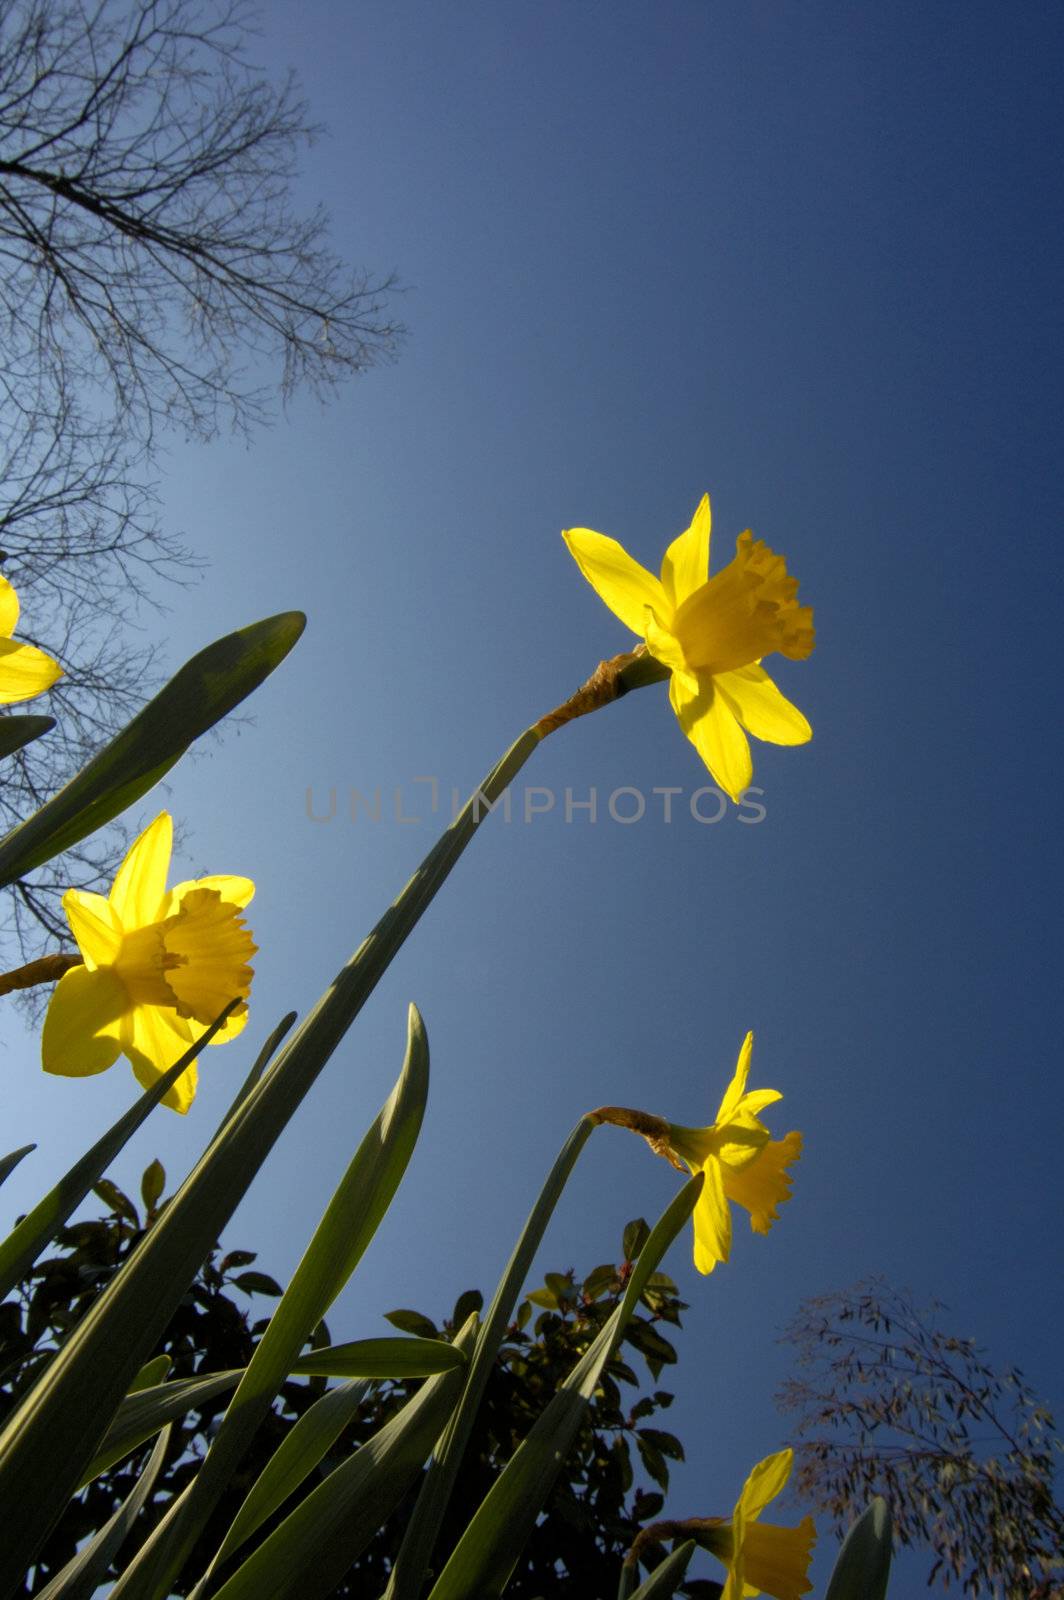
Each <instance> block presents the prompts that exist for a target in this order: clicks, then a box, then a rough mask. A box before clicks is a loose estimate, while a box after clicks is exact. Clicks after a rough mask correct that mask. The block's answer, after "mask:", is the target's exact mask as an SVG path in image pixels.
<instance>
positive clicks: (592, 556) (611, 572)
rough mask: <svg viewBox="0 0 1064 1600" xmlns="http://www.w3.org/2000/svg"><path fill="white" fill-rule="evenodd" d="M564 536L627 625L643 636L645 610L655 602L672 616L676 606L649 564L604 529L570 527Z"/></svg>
mask: <svg viewBox="0 0 1064 1600" xmlns="http://www.w3.org/2000/svg"><path fill="white" fill-rule="evenodd" d="M562 538H563V539H564V540H565V542H566V544H567V545H568V546H569V553H570V555H571V556H572V558H573V560H574V561H575V562H576V564H577V566H578V567H579V568H580V571H581V572H582V573H583V574H584V577H585V578H586V579H587V581H588V583H589V584H590V585H591V587H592V588H593V589H594V591H595V593H596V594H597V595H598V597H599V599H600V600H604V601H605V603H606V604H607V605H608V606H609V608H610V610H611V611H612V612H613V614H614V616H617V617H620V619H621V621H622V622H623V623H624V625H625V627H626V628H631V630H632V632H633V633H636V634H638V635H639V637H640V638H642V637H643V611H644V607H645V606H653V607H654V608H655V610H657V611H658V612H659V613H660V615H661V616H663V617H669V616H671V614H672V607H671V606H670V604H669V601H668V597H667V595H666V593H665V590H664V589H663V588H662V586H661V583H660V582H659V581H658V579H657V578H655V576H654V574H653V573H652V572H648V571H647V569H646V567H641V566H640V565H639V562H638V561H636V560H634V559H633V558H632V557H631V556H630V555H629V554H628V552H627V550H625V549H624V547H623V546H622V545H620V544H618V543H617V540H616V539H610V538H607V536H606V535H605V534H604V533H593V532H592V531H591V529H590V528H570V529H569V531H568V533H563V534H562Z"/></svg>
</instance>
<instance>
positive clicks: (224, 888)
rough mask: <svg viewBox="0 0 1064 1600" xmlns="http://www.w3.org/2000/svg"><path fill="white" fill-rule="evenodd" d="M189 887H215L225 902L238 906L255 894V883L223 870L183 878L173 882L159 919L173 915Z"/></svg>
mask: <svg viewBox="0 0 1064 1600" xmlns="http://www.w3.org/2000/svg"><path fill="white" fill-rule="evenodd" d="M190 889H215V890H216V891H217V892H218V894H220V895H221V897H222V899H223V900H224V901H226V902H227V904H229V905H231V906H240V907H243V906H246V905H248V904H249V903H250V902H251V900H252V899H253V898H254V895H255V885H254V884H253V883H252V881H251V879H250V878H238V877H232V876H230V875H227V874H226V873H224V872H223V873H216V874H215V875H214V876H213V877H207V878H185V879H183V880H182V882H181V883H175V884H174V886H173V888H172V889H171V890H170V891H169V893H168V894H167V897H166V904H165V906H164V907H163V909H162V911H161V912H160V921H161V920H162V919H163V918H164V917H172V916H173V915H174V912H175V911H177V910H178V908H179V906H180V904H181V901H182V899H183V898H184V896H185V895H186V894H187V893H188V891H189V890H190Z"/></svg>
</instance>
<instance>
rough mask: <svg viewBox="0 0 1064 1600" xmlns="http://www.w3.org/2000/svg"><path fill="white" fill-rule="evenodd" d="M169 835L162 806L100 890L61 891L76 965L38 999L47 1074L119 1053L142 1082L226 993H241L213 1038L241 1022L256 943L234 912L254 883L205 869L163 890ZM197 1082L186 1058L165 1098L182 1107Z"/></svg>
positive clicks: (179, 1048) (222, 1003)
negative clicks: (47, 996)
mask: <svg viewBox="0 0 1064 1600" xmlns="http://www.w3.org/2000/svg"><path fill="white" fill-rule="evenodd" d="M172 844H173V825H172V822H171V819H170V816H169V814H168V813H167V812H165V811H164V812H162V813H161V814H160V815H159V816H158V817H156V819H155V821H154V822H153V823H152V824H151V825H150V827H148V828H146V829H145V830H144V832H143V833H142V834H141V835H140V837H139V838H138V839H137V840H136V841H135V842H134V843H133V845H132V846H131V847H130V850H129V852H128V854H127V855H126V858H125V860H124V861H123V863H122V865H121V867H120V868H119V869H118V874H117V876H116V878H115V881H114V884H113V886H112V889H111V893H110V895H109V896H107V897H106V898H105V897H104V896H103V895H98V894H89V893H87V892H85V891H83V890H80V889H68V890H67V892H66V894H65V895H64V896H63V909H64V911H65V912H66V914H67V920H68V921H69V923H70V926H71V929H72V931H73V934H74V937H75V939H76V940H77V942H78V948H79V950H80V951H81V955H82V958H83V961H84V965H83V966H77V967H73V968H71V970H70V971H69V972H67V973H66V974H65V975H64V976H63V977H62V978H61V979H60V981H59V983H58V985H57V986H56V990H55V993H54V994H53V996H52V999H51V1003H50V1005H49V1007H48V1014H47V1016H46V1017H45V1020H44V1032H43V1036H42V1041H41V1045H42V1053H43V1060H44V1070H45V1071H46V1072H55V1073H60V1074H63V1075H65V1076H68V1077H87V1076H88V1075H90V1074H91V1073H95V1072H104V1071H106V1070H107V1068H108V1067H110V1066H112V1065H113V1064H114V1062H115V1061H116V1060H117V1058H118V1056H119V1055H120V1054H122V1055H125V1056H127V1057H128V1059H129V1061H130V1062H131V1064H132V1067H133V1071H134V1073H135V1074H136V1076H137V1078H138V1079H139V1081H140V1082H141V1083H142V1084H143V1085H144V1086H145V1088H147V1087H149V1086H150V1085H151V1084H152V1083H153V1082H154V1081H155V1080H156V1079H157V1078H158V1077H159V1076H160V1075H161V1074H162V1073H163V1072H165V1071H166V1070H167V1068H169V1067H171V1066H173V1064H174V1062H175V1061H177V1060H178V1058H179V1057H180V1056H181V1055H183V1054H184V1052H185V1051H186V1050H187V1049H188V1047H189V1045H190V1044H191V1043H192V1040H193V1038H194V1037H195V1035H196V1033H197V1032H199V1031H201V1030H202V1029H203V1028H204V1027H207V1026H208V1025H209V1024H210V1023H212V1022H213V1021H214V1020H215V1018H216V1017H217V1016H218V1015H219V1014H220V1013H221V1012H222V1011H224V1009H225V1007H226V1006H227V1005H228V1004H229V1002H230V1001H231V1000H234V999H239V1000H240V1002H241V1003H240V1005H239V1006H238V1007H237V1009H236V1010H235V1011H234V1012H233V1013H232V1015H231V1016H230V1017H229V1018H228V1019H227V1020H226V1022H225V1024H224V1025H223V1027H222V1028H221V1029H220V1030H219V1032H218V1033H217V1034H216V1035H215V1037H214V1038H213V1039H212V1041H211V1043H212V1044H223V1043H225V1041H226V1040H227V1039H232V1038H233V1037H234V1036H235V1035H236V1034H238V1033H239V1032H240V1030H241V1029H242V1028H243V1026H244V1024H245V1022H246V1021H247V997H248V994H249V993H250V990H251V979H252V969H251V967H250V965H249V963H250V961H251V958H252V956H253V955H254V954H255V950H256V948H257V947H256V945H255V944H254V943H253V941H252V938H251V934H250V933H249V932H248V929H247V928H246V927H245V925H244V921H243V918H242V916H241V915H240V913H241V912H242V911H243V909H244V907H245V906H246V905H247V904H248V902H249V901H250V900H251V897H252V895H253V894H254V893H255V885H254V884H253V883H252V882H251V880H250V879H249V878H235V877H209V878H199V879H197V880H195V881H189V882H185V883H178V884H176V885H175V886H174V887H173V888H172V889H167V887H166V875H167V871H168V869H169V866H170V851H171V848H172ZM195 1092H196V1067H195V1063H193V1065H192V1066H190V1067H189V1068H188V1070H187V1071H186V1072H183V1073H182V1075H181V1077H180V1078H179V1079H178V1080H177V1082H176V1084H174V1086H173V1087H172V1088H171V1089H170V1090H169V1091H168V1092H167V1094H166V1095H165V1096H164V1100H163V1103H164V1104H165V1105H168V1106H172V1107H173V1109H174V1110H175V1111H182V1112H184V1111H187V1110H188V1108H189V1106H190V1105H191V1103H192V1098H193V1096H194V1095H195Z"/></svg>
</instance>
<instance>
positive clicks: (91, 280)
mask: <svg viewBox="0 0 1064 1600" xmlns="http://www.w3.org/2000/svg"><path fill="white" fill-rule="evenodd" d="M252 21H253V17H252V13H251V12H250V11H249V10H248V9H247V8H246V7H245V6H244V5H243V4H241V3H239V0H0V319H2V327H3V338H2V341H0V549H2V551H3V557H2V559H3V570H4V572H5V573H6V575H7V576H8V577H9V578H10V580H11V582H12V583H13V584H14V585H15V587H16V589H17V590H18V592H19V594H20V598H21V599H22V602H23V622H22V624H21V626H20V628H19V637H20V638H23V639H26V640H28V641H29V642H32V643H36V644H39V645H40V646H41V647H42V648H44V649H46V650H47V651H48V653H49V654H51V655H53V656H55V657H56V658H57V659H58V660H59V661H60V662H61V664H62V666H63V667H64V672H65V676H64V677H63V678H62V679H61V680H60V681H59V683H58V684H57V685H56V687H55V688H54V689H53V690H52V691H50V694H49V697H48V699H47V701H41V702H37V703H35V705H34V707H33V708H32V709H34V710H39V709H46V710H48V711H49V712H51V713H53V714H54V715H56V717H57V718H58V726H57V728H56V729H55V730H54V731H53V732H52V733H51V734H49V735H46V736H45V737H44V738H43V739H41V740H39V741H37V742H35V743H34V744H31V745H29V746H27V747H25V748H24V749H23V750H22V751H21V752H19V753H18V754H16V755H15V756H13V757H10V758H8V760H7V761H6V762H5V765H4V771H3V774H2V778H3V781H2V784H0V826H3V825H6V826H11V825H12V824H13V823H15V822H17V821H19V820H21V818H22V817H23V816H25V815H26V814H27V812H28V811H29V810H32V809H33V808H34V807H35V806H36V805H38V804H39V803H40V802H41V801H42V800H43V799H45V798H47V796H48V795H49V794H50V793H51V792H53V791H54V790H55V789H56V788H57V787H58V786H59V785H60V784H61V783H62V782H63V781H65V779H66V778H67V777H68V776H69V775H70V774H71V773H72V772H73V771H75V770H76V769H77V768H78V767H79V766H80V765H82V764H83V762H84V760H85V759H86V757H87V756H88V755H89V754H91V752H92V751H93V749H95V748H97V747H98V746H99V744H100V743H101V742H103V740H104V739H106V738H107V737H108V736H109V735H110V734H111V733H112V732H113V731H114V730H115V729H116V728H117V727H118V726H120V725H121V723H122V722H123V721H125V720H126V718H127V716H128V714H129V713H130V711H131V710H132V709H133V708H134V707H135V706H136V704H137V703H138V702H140V701H141V700H142V699H143V698H144V693H145V689H146V687H147V686H148V685H149V684H150V682H151V669H152V654H153V653H152V648H151V645H150V644H143V643H137V642H136V635H135V633H133V634H132V635H131V627H135V618H136V613H137V609H138V607H139V606H141V605H142V604H143V603H144V602H148V603H149V604H151V603H154V604H157V603H158V598H159V593H160V584H159V582H158V580H159V579H160V578H162V579H170V580H175V579H176V580H178V581H181V580H185V579H187V578H188V577H189V576H190V574H191V569H192V568H194V567H195V566H196V565H197V564H198V563H197V561H196V559H195V557H194V556H193V555H192V553H191V552H190V550H189V549H188V547H187V546H186V545H185V544H184V542H183V541H182V540H181V539H180V538H179V537H177V536H175V535H173V534H170V533H168V532H166V531H165V530H164V529H163V527H162V525H161V521H160V515H159V505H158V499H157V494H156V490H155V487H154V485H153V483H152V481H151V478H152V468H151V452H152V449H153V445H154V444H155V443H156V441H157V439H158V436H159V433H160V430H163V429H165V428H169V427H174V428H176V429H178V430H180V431H182V432H183V433H184V434H185V435H186V436H187V437H193V438H200V439H208V438H210V437H211V436H212V435H214V434H215V433H216V432H217V431H218V430H219V428H220V427H222V426H223V425H227V424H228V425H231V426H233V427H235V428H236V429H238V430H245V431H246V430H247V429H249V428H250V427H251V426H253V425H255V424H257V423H259V422H261V421H263V420H265V419H266V418H267V417H268V415H269V412H270V405H271V400H272V399H273V397H274V396H276V395H279V396H280V397H281V399H282V401H283V400H285V399H287V398H288V397H289V396H290V395H291V394H292V393H293V392H294V391H295V390H296V389H297V388H300V387H303V388H309V389H310V390H311V391H312V392H314V393H317V394H319V395H324V394H326V393H327V392H328V391H329V390H330V389H331V387H332V386H333V385H334V384H336V383H337V382H338V381H339V380H340V379H342V378H344V377H347V376H349V375H351V374H354V373H358V372H361V371H363V370H365V369H366V368H368V367H371V366H372V365H374V364H375V363H377V362H379V361H381V360H383V359H387V358H389V357H390V356H392V355H393V354H394V351H395V349H396V345H397V341H398V339H399V336H400V334H401V331H402V330H401V328H400V327H399V325H398V324H397V323H396V322H395V321H393V320H392V319H391V318H390V316H389V315H388V312H387V306H388V303H389V300H390V292H391V291H392V290H393V289H394V287H395V285H394V282H393V280H392V279H391V278H389V277H384V278H379V279H373V278H371V277H370V276H369V275H367V274H365V273H359V272H352V271H351V270H350V269H348V268H346V267H345V266H344V265H343V263H342V262H341V261H340V259H339V258H338V257H337V256H336V255H335V254H334V253H333V252H332V251H331V249H330V248H329V246H328V242H327V219H326V217H325V215H324V213H323V212H322V211H321V210H320V209H319V210H316V211H314V212H312V213H311V214H310V215H309V216H306V215H300V214H298V213H297V212H296V211H295V210H294V209H293V205H292V199H291V189H292V180H293V178H294V175H295V163H296V159H297V156H298V153H299V151H300V150H301V149H302V147H303V146H304V145H306V144H307V143H308V141H310V140H312V139H313V137H314V136H315V134H316V132H317V131H318V130H316V129H315V128H314V127H313V126H312V124H311V123H310V122H309V121H308V117H307V109H306V106H305V105H304V103H303V102H302V100H301V99H300V97H299V94H298V92H297V89H296V85H295V83H294V80H293V79H292V78H291V77H289V78H287V79H285V80H284V81H283V82H282V83H281V84H280V85H279V86H278V85H275V84H272V83H270V82H269V81H267V80H266V79H265V78H264V77H263V76H262V74H261V73H260V72H259V71H258V70H257V69H256V68H255V67H254V66H253V65H252V64H251V62H250V60H249V57H248V48H249V42H250V39H251V37H252V32H251V23H252ZM271 364H272V369H273V378H272V380H271V379H270V378H269V377H265V378H264V377H263V374H264V373H267V374H268V373H269V372H270V370H271ZM118 848H119V844H118V840H117V837H116V836H114V835H112V836H110V837H108V838H103V837H101V838H98V839H97V840H95V841H89V842H88V844H87V845H86V847H85V848H84V849H83V850H82V851H80V852H77V853H76V854H74V855H73V856H68V857H66V858H64V861H63V864H62V866H61V867H56V866H55V865H54V864H53V869H52V870H51V872H49V869H45V870H44V872H43V873H42V874H39V875H35V876H34V879H33V881H32V882H27V883H24V884H22V885H20V886H19V887H18V889H17V890H16V891H15V892H14V895H13V897H12V898H11V901H10V905H9V908H8V917H7V924H8V931H9V933H13V935H14V941H15V944H16V945H17V947H18V949H19V951H20V953H21V954H22V956H23V957H24V958H25V957H26V956H27V955H28V954H30V953H33V954H35V953H37V947H38V946H39V943H40V941H41V939H42V938H43V939H44V940H45V942H46V943H47V942H48V941H49V940H50V939H51V938H52V937H53V936H57V935H58V934H59V933H61V932H62V931H64V928H65V924H64V920H63V919H62V915H61V912H60V911H59V908H58V905H57V902H56V898H55V890H56V888H57V887H65V886H66V885H67V884H69V883H70V882H72V881H80V882H82V883H83V884H89V883H92V882H97V881H99V880H100V879H101V878H106V877H108V876H109V875H110V872H111V871H112V869H113V867H114V865H115V861H116V859H117V851H118Z"/></svg>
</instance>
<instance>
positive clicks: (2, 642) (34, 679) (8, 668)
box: [0, 639, 63, 706]
mask: <svg viewBox="0 0 1064 1600" xmlns="http://www.w3.org/2000/svg"><path fill="white" fill-rule="evenodd" d="M62 676H63V669H62V667H61V666H60V665H59V663H58V661H53V660H52V658H51V656H46V655H45V653H44V651H43V650H38V649H37V647H36V645H32V644H19V643H18V641H17V640H16V639H0V705H5V706H9V705H12V704H14V702H15V701H16V700H34V699H36V697H37V695H39V694H44V692H45V690H46V689H50V688H51V687H52V684H53V683H54V682H55V681H56V679H57V678H61V677H62Z"/></svg>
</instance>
